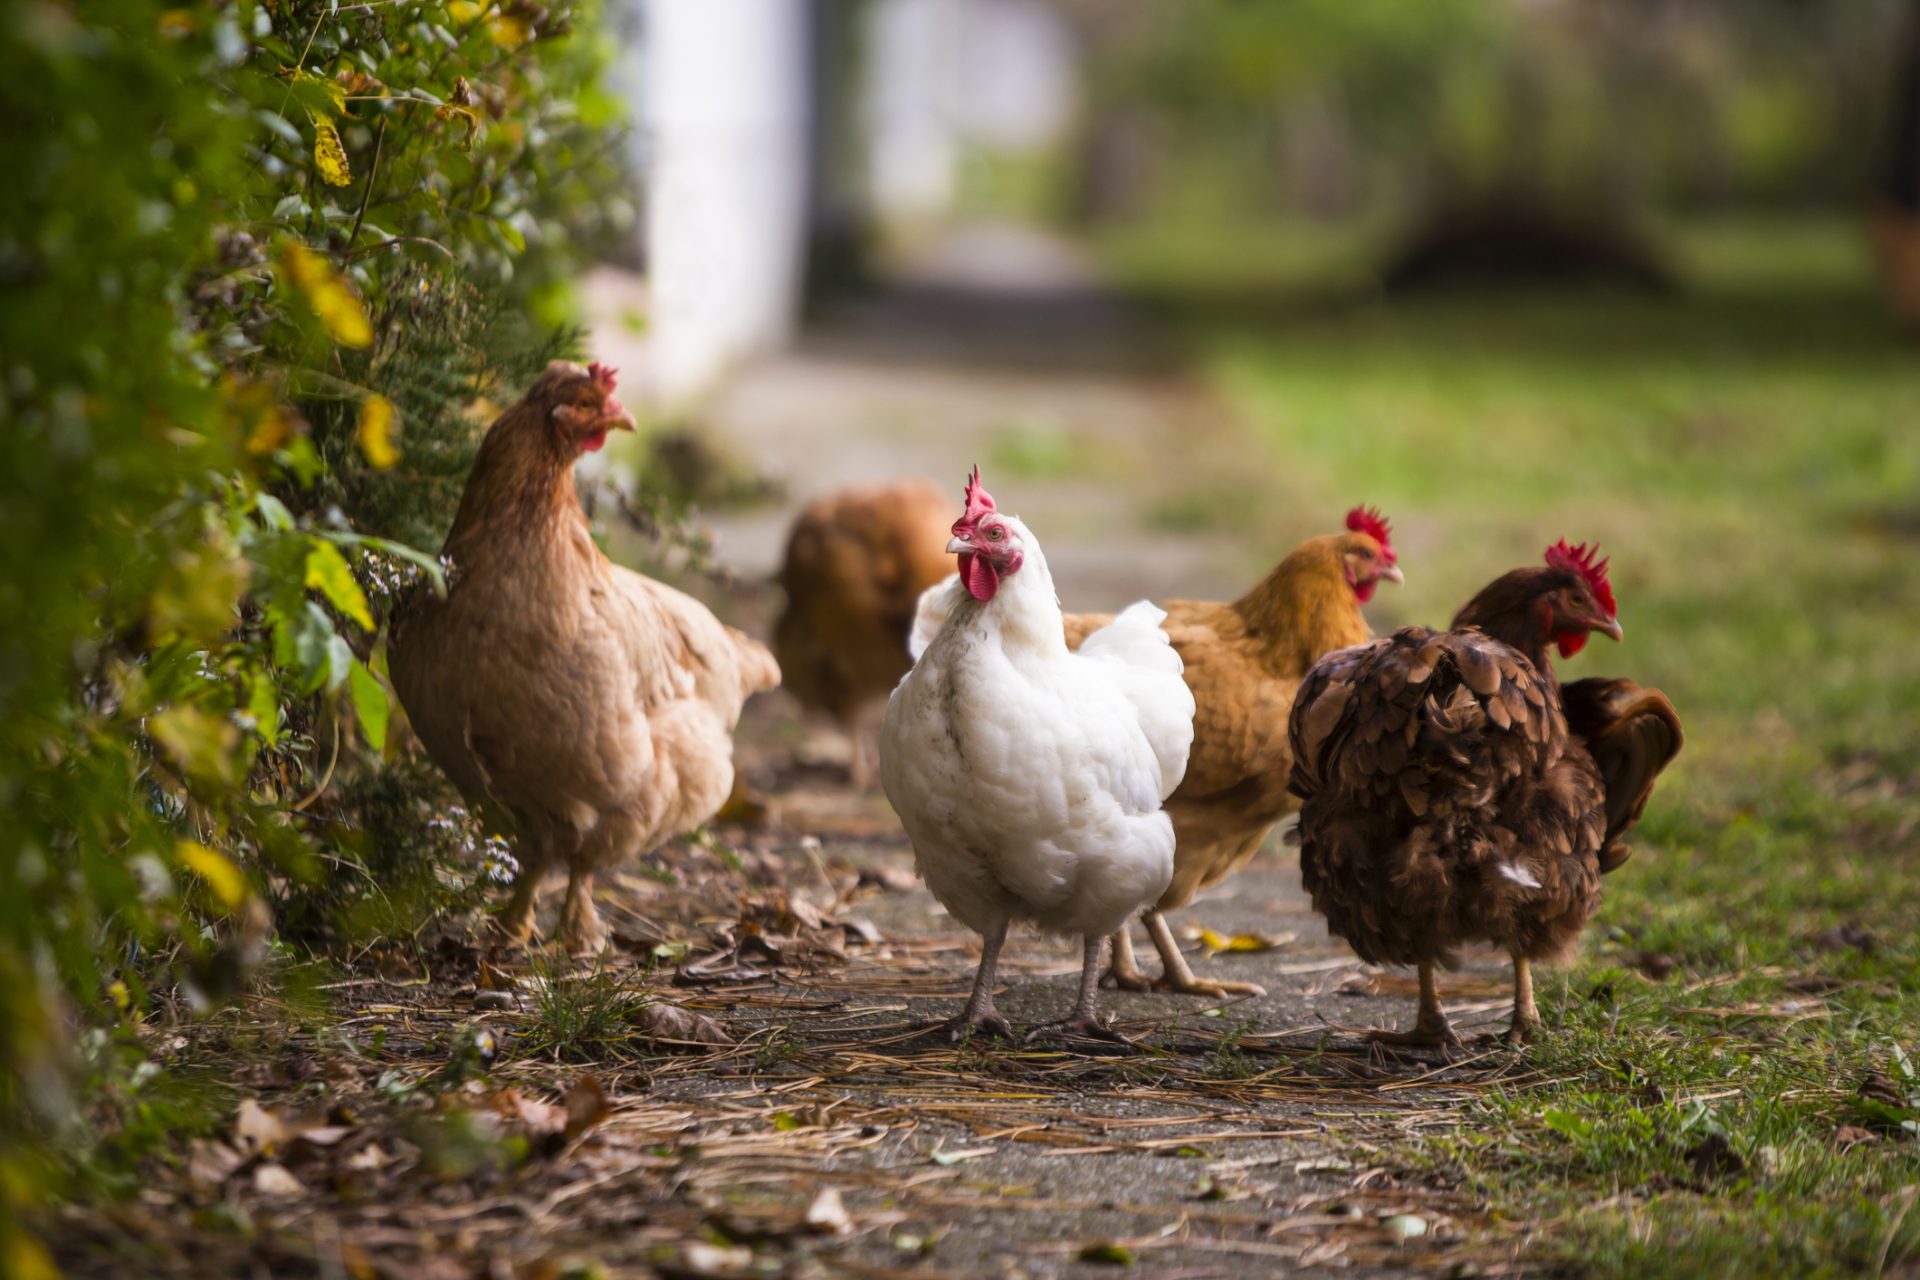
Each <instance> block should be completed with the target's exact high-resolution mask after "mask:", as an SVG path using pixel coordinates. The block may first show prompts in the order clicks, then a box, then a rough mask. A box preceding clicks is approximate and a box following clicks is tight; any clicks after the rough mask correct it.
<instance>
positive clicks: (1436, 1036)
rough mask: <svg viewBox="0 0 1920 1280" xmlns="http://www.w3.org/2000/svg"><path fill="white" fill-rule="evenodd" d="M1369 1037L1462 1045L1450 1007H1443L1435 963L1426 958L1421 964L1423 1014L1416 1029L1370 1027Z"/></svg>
mask: <svg viewBox="0 0 1920 1280" xmlns="http://www.w3.org/2000/svg"><path fill="white" fill-rule="evenodd" d="M1367 1039H1368V1040H1370V1041H1372V1042H1373V1043H1374V1044H1399V1045H1408V1046H1419V1047H1426V1048H1449V1049H1450V1048H1457V1047H1459V1045H1460V1037H1459V1036H1458V1035H1457V1034H1456V1033H1455V1032H1454V1029H1453V1025H1452V1024H1451V1023H1449V1022H1448V1021H1447V1014H1446V1011H1445V1010H1444V1009H1442V1008H1441V1007H1440V986H1439V984H1438V983H1437V982H1435V981H1434V977H1433V965H1432V964H1430V963H1426V962H1423V963H1422V964H1421V965H1420V1016H1419V1017H1418V1018H1416V1019H1415V1020H1414V1023H1413V1029H1412V1030H1411V1031H1370V1032H1368V1033H1367Z"/></svg>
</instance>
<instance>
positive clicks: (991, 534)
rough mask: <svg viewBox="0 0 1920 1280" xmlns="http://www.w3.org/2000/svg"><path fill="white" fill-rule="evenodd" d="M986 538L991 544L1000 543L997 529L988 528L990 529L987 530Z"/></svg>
mask: <svg viewBox="0 0 1920 1280" xmlns="http://www.w3.org/2000/svg"><path fill="white" fill-rule="evenodd" d="M987 538H988V540H989V541H991V542H998V541H1000V530H999V528H998V527H994V528H990V529H988V530H987Z"/></svg>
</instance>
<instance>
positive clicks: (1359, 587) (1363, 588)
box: [1353, 578, 1380, 604]
mask: <svg viewBox="0 0 1920 1280" xmlns="http://www.w3.org/2000/svg"><path fill="white" fill-rule="evenodd" d="M1379 589H1380V579H1378V578H1369V579H1368V580H1367V581H1365V582H1356V583H1354V584H1353V598H1354V599H1356V600H1358V601H1359V602H1360V603H1361V604H1365V603H1366V602H1367V601H1369V600H1371V599H1373V593H1374V592H1375V591H1378V590H1379Z"/></svg>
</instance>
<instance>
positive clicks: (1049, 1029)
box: [1020, 1013, 1133, 1045]
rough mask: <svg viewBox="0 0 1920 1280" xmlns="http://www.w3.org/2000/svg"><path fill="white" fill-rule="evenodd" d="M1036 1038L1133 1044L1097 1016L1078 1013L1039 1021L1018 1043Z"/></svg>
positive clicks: (1027, 1042)
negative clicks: (1048, 1020)
mask: <svg viewBox="0 0 1920 1280" xmlns="http://www.w3.org/2000/svg"><path fill="white" fill-rule="evenodd" d="M1036 1040H1103V1041H1105V1042H1106V1043H1108V1044H1124V1045H1132V1044H1133V1041H1132V1040H1129V1039H1128V1038H1127V1037H1126V1036H1123V1035H1121V1034H1120V1033H1119V1032H1118V1031H1115V1030H1114V1029H1113V1028H1112V1027H1110V1026H1108V1025H1107V1024H1106V1023H1105V1022H1103V1021H1101V1020H1100V1019H1099V1018H1095V1017H1090V1016H1088V1015H1086V1014H1078V1013H1076V1014H1074V1015H1073V1016H1072V1017H1070V1018H1057V1019H1055V1020H1054V1021H1052V1022H1043V1023H1041V1024H1040V1025H1039V1026H1037V1027H1035V1028H1033V1030H1031V1031H1029V1032H1027V1034H1026V1035H1025V1037H1023V1038H1022V1039H1021V1041H1020V1043H1021V1044H1032V1043H1034V1042H1035V1041H1036Z"/></svg>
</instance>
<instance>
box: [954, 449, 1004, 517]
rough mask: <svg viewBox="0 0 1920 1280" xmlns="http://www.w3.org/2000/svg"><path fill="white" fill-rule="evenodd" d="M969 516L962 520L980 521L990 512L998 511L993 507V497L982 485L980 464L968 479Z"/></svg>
mask: <svg viewBox="0 0 1920 1280" xmlns="http://www.w3.org/2000/svg"><path fill="white" fill-rule="evenodd" d="M966 498H967V514H966V515H964V516H962V517H961V519H962V520H978V519H979V518H980V517H981V516H983V515H985V514H987V512H989V511H994V510H997V508H996V507H995V506H994V505H993V495H992V494H990V493H988V492H987V491H986V489H985V488H984V487H983V486H982V485H981V483H980V464H978V463H975V464H974V467H973V474H972V475H971V476H969V477H968V478H967V494H966Z"/></svg>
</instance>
